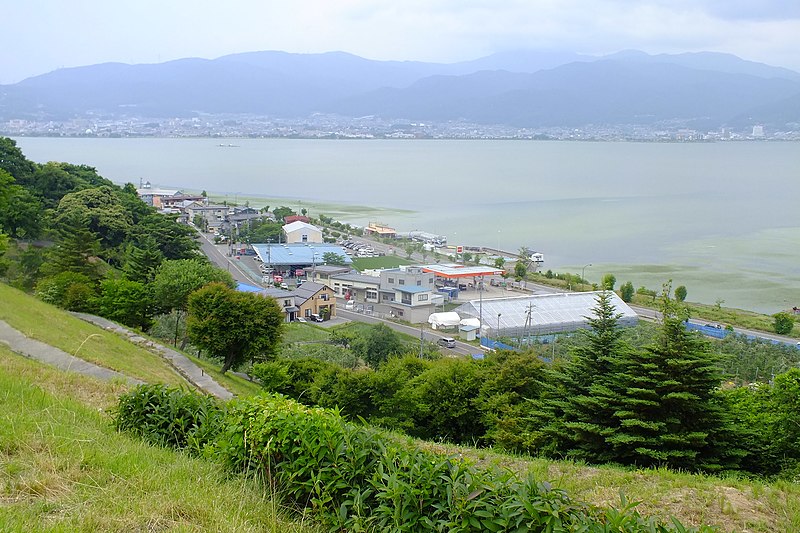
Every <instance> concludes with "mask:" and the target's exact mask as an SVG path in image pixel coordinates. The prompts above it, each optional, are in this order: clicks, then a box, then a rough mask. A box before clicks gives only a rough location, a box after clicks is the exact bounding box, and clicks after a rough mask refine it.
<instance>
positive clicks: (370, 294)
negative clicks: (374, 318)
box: [366, 290, 378, 300]
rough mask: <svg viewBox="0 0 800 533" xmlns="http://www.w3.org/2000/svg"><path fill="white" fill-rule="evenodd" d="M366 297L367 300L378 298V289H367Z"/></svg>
mask: <svg viewBox="0 0 800 533" xmlns="http://www.w3.org/2000/svg"><path fill="white" fill-rule="evenodd" d="M366 297H367V299H368V300H377V299H378V291H373V290H367V293H366Z"/></svg>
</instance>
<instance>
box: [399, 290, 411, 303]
mask: <svg viewBox="0 0 800 533" xmlns="http://www.w3.org/2000/svg"><path fill="white" fill-rule="evenodd" d="M400 303H404V304H406V305H411V295H410V294H406V293H403V296H402V297H401V299H400Z"/></svg>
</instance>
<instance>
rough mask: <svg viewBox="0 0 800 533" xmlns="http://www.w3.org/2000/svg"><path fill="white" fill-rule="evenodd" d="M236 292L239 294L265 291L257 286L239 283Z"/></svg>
mask: <svg viewBox="0 0 800 533" xmlns="http://www.w3.org/2000/svg"><path fill="white" fill-rule="evenodd" d="M236 290H237V291H239V292H261V291H263V290H264V289H262V288H261V287H256V286H255V285H248V284H247V283H241V282H239V283H237V284H236Z"/></svg>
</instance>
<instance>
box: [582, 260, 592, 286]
mask: <svg viewBox="0 0 800 533" xmlns="http://www.w3.org/2000/svg"><path fill="white" fill-rule="evenodd" d="M590 266H592V264H591V263H589V264H588V265H583V268H582V269H581V283H583V281H584V279H585V278H584V276H585V275H586V267H590Z"/></svg>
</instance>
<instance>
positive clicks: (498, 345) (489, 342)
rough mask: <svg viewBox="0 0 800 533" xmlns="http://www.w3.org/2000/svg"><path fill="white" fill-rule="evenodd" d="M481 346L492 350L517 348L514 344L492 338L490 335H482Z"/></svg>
mask: <svg viewBox="0 0 800 533" xmlns="http://www.w3.org/2000/svg"><path fill="white" fill-rule="evenodd" d="M481 346H485V347H486V348H489V349H491V350H516V348H515V347H514V346H511V345H510V344H506V343H504V342H500V341H496V340H494V339H490V338H489V337H481Z"/></svg>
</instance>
